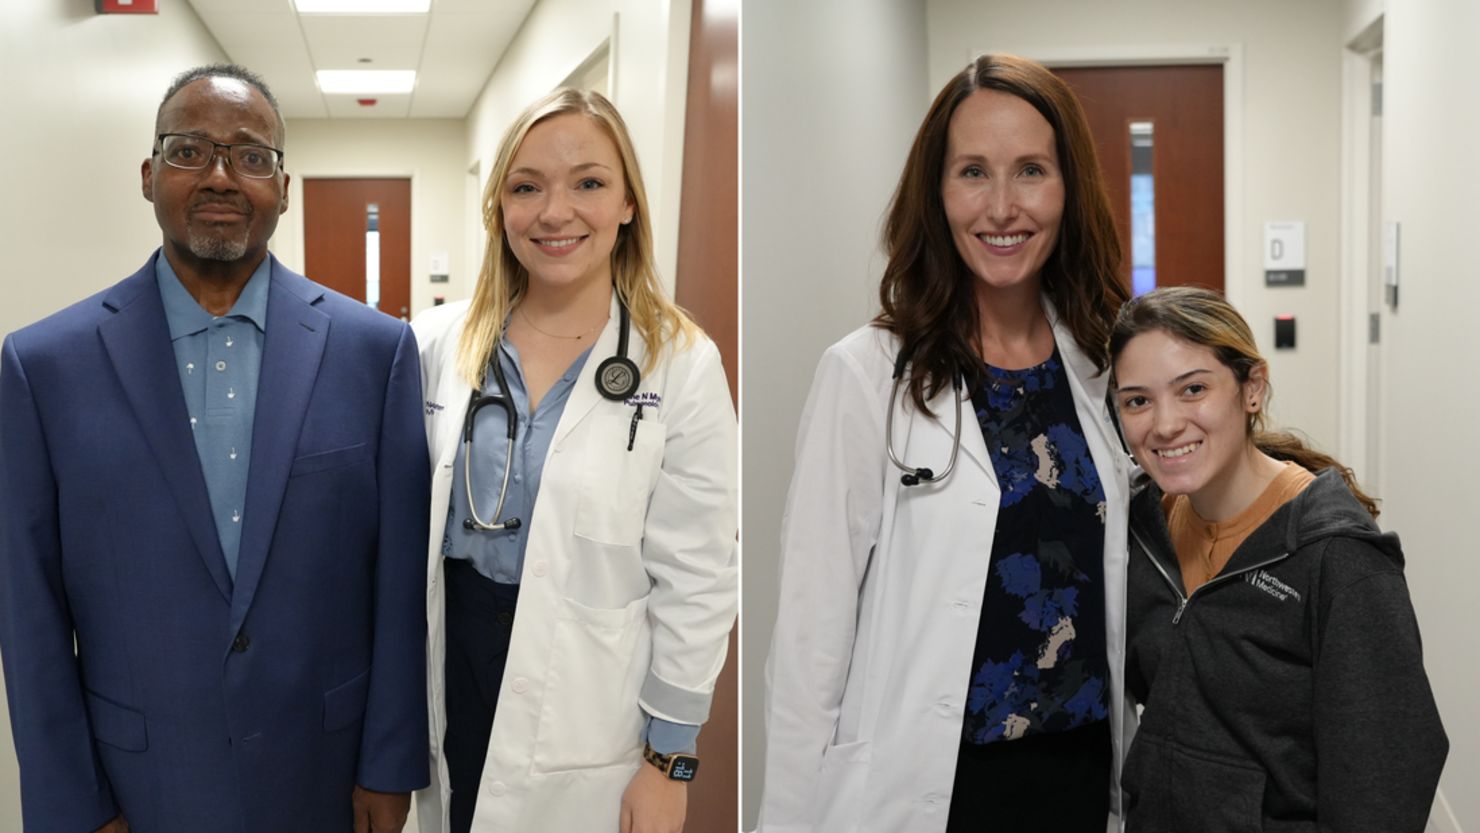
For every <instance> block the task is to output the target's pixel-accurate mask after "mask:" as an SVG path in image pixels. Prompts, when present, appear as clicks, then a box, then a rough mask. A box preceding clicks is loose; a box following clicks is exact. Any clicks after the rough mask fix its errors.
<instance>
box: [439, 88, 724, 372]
mask: <svg viewBox="0 0 1480 833" xmlns="http://www.w3.org/2000/svg"><path fill="white" fill-rule="evenodd" d="M568 113H572V114H577V115H582V116H585V117H586V118H589V119H591V121H592V122H594V123H595V124H596V125H597V126H598V127H600V128H601V129H602V131H603V132H605V133H606V135H607V137H608V138H609V139H611V140H612V144H613V145H615V146H616V149H617V153H618V155H620V156H621V157H622V178H623V179H624V180H625V181H626V183H627V197H628V199H630V200H631V202H632V221H631V222H629V223H627V224H625V225H622V226H619V227H618V230H617V241H616V244H615V245H614V246H613V247H612V255H611V266H612V282H613V283H614V284H615V285H616V289H617V295H618V297H620V298H621V299H622V301H623V302H625V303H626V304H627V309H628V311H629V312H630V313H631V314H632V327H633V329H635V330H636V331H637V333H638V335H640V336H641V337H642V342H643V346H644V347H645V349H646V355H645V356H644V358H643V364H642V369H643V371H644V372H647V371H650V370H652V369H653V367H654V366H655V365H656V363H657V360H658V356H659V354H660V353H661V352H662V350H663V347H664V346H665V345H666V344H667V343H668V342H669V341H670V340H674V339H681V341H682V344H683V345H684V346H687V345H689V344H690V343H692V342H693V339H694V338H695V336H696V335H697V334H698V332H699V327H698V325H696V324H695V323H694V322H693V321H692V320H690V319H689V317H688V316H687V315H685V314H684V311H683V310H682V309H680V308H679V307H678V305H676V304H674V303H673V302H672V301H670V300H669V299H668V298H667V296H665V295H664V294H663V288H662V285H661V284H660V283H659V282H658V270H657V266H656V265H655V263H654V258H653V230H652V221H651V220H650V219H649V217H648V204H647V190H646V189H645V188H644V187H643V184H642V173H641V171H639V170H638V167H637V152H636V151H635V150H634V149H633V147H632V137H631V136H630V135H629V134H628V133H627V125H626V123H625V122H623V121H622V116H621V114H620V113H618V112H617V108H616V107H614V106H612V103H611V102H610V101H608V100H607V99H606V97H605V96H603V95H601V94H600V93H596V92H588V91H584V90H576V89H571V88H569V87H562V88H560V89H557V90H555V91H553V92H551V93H550V94H549V95H546V96H545V97H543V98H541V99H539V100H538V101H536V102H534V103H533V104H531V105H529V106H528V107H526V108H525V109H524V112H523V113H520V114H519V117H518V118H516V119H515V120H514V123H513V124H512V125H510V126H509V129H508V130H507V131H506V132H505V133H504V137H503V139H502V140H501V141H500V142H499V146H498V156H497V157H496V158H495V160H494V164H493V172H492V173H490V174H489V176H488V184H487V185H486V186H484V189H483V228H484V230H485V231H487V233H488V241H487V244H486V245H485V247H484V250H483V266H482V268H481V269H480V270H479V272H478V285H477V287H476V288H475V289H474V290H473V302H472V305H471V306H470V307H469V309H468V317H467V320H466V322H465V323H464V325H463V332H462V339H461V341H460V342H459V343H458V360H457V364H458V372H460V373H461V374H462V375H463V377H464V378H466V379H467V380H468V382H469V384H471V385H473V386H474V387H479V386H481V385H482V384H483V374H484V372H485V370H486V369H487V367H488V362H489V359H490V357H491V356H492V355H493V347H494V345H495V344H497V343H498V340H499V339H500V338H501V337H502V336H503V328H504V321H505V320H506V319H507V318H508V317H509V313H510V312H511V311H512V310H513V309H514V307H515V306H517V305H518V303H519V301H520V300H521V299H522V298H523V297H524V293H525V292H526V291H528V289H529V272H528V270H526V269H525V268H524V265H523V264H521V263H520V262H519V259H518V258H516V257H515V256H514V252H513V250H512V249H510V248H509V243H508V241H507V239H505V237H504V212H503V206H502V204H501V202H500V197H501V195H502V193H503V189H504V180H505V179H507V178H508V175H509V168H510V167H511V166H512V164H513V161H514V154H516V153H517V152H518V151H519V147H520V145H522V144H523V143H524V137H525V136H527V135H528V134H529V131H530V128H532V127H534V126H535V125H536V124H539V123H540V122H542V121H544V120H545V119H548V118H552V117H554V116H560V115H565V114H568Z"/></svg>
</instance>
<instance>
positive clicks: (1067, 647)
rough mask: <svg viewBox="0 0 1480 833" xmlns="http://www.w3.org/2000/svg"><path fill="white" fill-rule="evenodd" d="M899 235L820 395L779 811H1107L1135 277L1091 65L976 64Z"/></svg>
mask: <svg viewBox="0 0 1480 833" xmlns="http://www.w3.org/2000/svg"><path fill="white" fill-rule="evenodd" d="M884 237H885V246H886V249H887V254H888V265H887V267H886V269H885V274H884V279H883V284H882V287H881V289H880V299H881V303H882V307H883V311H882V312H881V313H880V314H879V316H878V317H877V318H876V319H875V320H874V321H873V322H872V323H871V324H869V325H868V326H865V327H863V328H862V329H860V330H858V331H856V332H854V333H853V334H851V335H849V336H847V337H846V338H844V339H843V340H842V341H840V342H838V343H837V344H835V345H833V346H832V347H831V348H830V349H829V350H828V351H827V353H826V354H825V355H824V356H823V359H822V362H821V365H820V366H819V368H818V370H817V376H816V380H815V382H814V384H813V387H812V392H811V395H810V396H809V397H808V400H807V404H806V408H805V410H804V412H803V415H802V425H801V431H800V435H799V437H798V439H797V445H796V470H795V474H794V476H793V479H792V484H791V492H790V497H789V499H788V505H787V511H786V516H785V520H784V522H783V530H782V551H781V598H780V605H779V613H778V616H777V621H776V630H775V638H774V640H773V642H772V646H771V654H770V658H769V662H768V666H767V683H768V688H767V703H766V717H767V721H766V729H767V759H766V771H765V794H764V798H763V801H762V810H761V824H760V830H761V831H763V833H851V831H871V832H875V831H876V832H877V833H895V832H896V831H905V830H907V831H910V833H941V831H957V830H960V831H967V830H969V831H972V833H981V831H1010V833H1025V832H1027V831H1039V830H1042V831H1053V833H1078V831H1094V833H1102V832H1103V831H1104V830H1105V829H1106V825H1107V822H1108V821H1109V820H1110V819H1109V815H1108V814H1109V812H1110V809H1111V803H1112V802H1111V793H1112V789H1113V787H1112V785H1113V784H1114V783H1115V780H1114V772H1113V770H1114V766H1115V762H1116V761H1118V760H1119V757H1120V753H1121V750H1122V748H1123V745H1124V743H1125V736H1126V735H1127V734H1128V732H1129V728H1130V726H1129V724H1130V721H1128V720H1124V719H1123V717H1124V715H1123V703H1122V698H1121V694H1120V692H1121V690H1122V679H1121V678H1122V667H1123V662H1124V658H1123V645H1124V593H1125V564H1126V506H1127V500H1128V477H1129V464H1128V461H1127V459H1126V457H1125V454H1124V452H1123V449H1122V446H1121V445H1120V442H1119V440H1118V439H1117V434H1116V432H1115V429H1114V426H1113V423H1112V422H1111V415H1110V412H1109V410H1108V407H1107V400H1106V397H1105V393H1106V376H1107V374H1106V372H1105V371H1106V369H1107V357H1106V353H1105V341H1106V337H1107V335H1108V333H1109V329H1110V325H1111V322H1112V321H1113V319H1114V315H1115V311H1116V309H1117V308H1118V307H1119V305H1120V304H1121V303H1122V302H1123V301H1124V300H1125V298H1126V291H1125V289H1124V288H1123V286H1122V284H1121V282H1120V278H1119V269H1120V248H1119V245H1118V244H1117V242H1116V235H1115V227H1114V223H1113V220H1112V218H1111V214H1110V209H1109V205H1108V203H1107V200H1106V198H1105V195H1104V192H1103V189H1102V185H1101V179H1100V173H1099V168H1098V163H1097V161H1096V159H1095V154H1094V145H1093V143H1092V139H1091V137H1090V134H1089V130H1088V127H1087V126H1086V124H1085V120H1084V116H1083V113H1082V111H1081V110H1080V107H1079V105H1078V102H1077V101H1076V100H1075V99H1074V96H1073V94H1072V93H1071V92H1070V91H1069V89H1068V87H1067V86H1065V85H1064V83H1063V82H1062V81H1060V80H1059V79H1057V78H1056V77H1054V76H1053V75H1052V74H1051V73H1049V72H1048V71H1047V70H1046V69H1044V68H1043V67H1041V66H1039V65H1037V64H1035V63H1032V62H1030V61H1025V60H1022V59H1019V58H1013V57H1010V56H986V57H982V58H979V59H977V60H976V61H974V62H973V63H972V64H971V65H970V66H969V67H967V68H966V70H965V71H964V72H962V73H961V74H960V75H958V76H956V77H955V78H954V79H952V80H951V82H950V83H949V84H947V85H946V88H945V89H944V90H942V91H941V92H940V94H939V95H938V96H937V97H936V99H935V102H934V103H933V104H932V105H931V107H930V110H929V113H928V114H927V115H926V117H925V122H924V124H923V125H922V126H921V128H920V131H919V133H918V134H917V136H916V139H915V143H914V146H913V148H912V149H911V151H910V155H909V158H908V160H907V161H906V163H905V169H904V173H903V175H902V177H901V178H900V183H899V187H898V190H897V191H896V193H895V197H894V201H893V205H892V207H891V209H890V213H889V218H888V222H887V227H886V230H885V235H884ZM958 445H959V448H958ZM891 458H893V459H892V460H891Z"/></svg>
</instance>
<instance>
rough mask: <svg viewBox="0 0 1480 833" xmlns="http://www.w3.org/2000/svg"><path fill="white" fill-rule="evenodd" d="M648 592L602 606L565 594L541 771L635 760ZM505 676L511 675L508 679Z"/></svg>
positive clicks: (537, 754) (537, 757) (538, 742)
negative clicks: (623, 602) (588, 604)
mask: <svg viewBox="0 0 1480 833" xmlns="http://www.w3.org/2000/svg"><path fill="white" fill-rule="evenodd" d="M646 613H647V597H645V596H644V597H643V598H640V599H637V600H635V601H633V602H630V603H629V604H627V605H626V606H625V607H621V608H613V609H598V608H591V607H586V606H585V605H583V604H581V603H579V602H576V601H574V600H572V599H563V600H562V601H561V602H560V611H559V613H558V615H557V618H556V620H555V624H554V634H553V636H552V639H551V648H550V662H549V671H548V672H547V674H546V676H545V692H544V699H543V701H542V703H541V706H540V720H539V728H538V729H537V730H536V739H535V746H534V755H533V761H532V762H533V768H534V771H536V772H558V771H562V770H570V769H586V768H592V767H601V766H611V765H613V764H617V763H622V762H624V761H628V760H635V759H636V755H637V752H638V749H639V748H640V746H641V737H642V726H643V721H644V718H643V714H642V709H641V707H639V706H638V704H637V695H638V692H639V691H640V689H641V686H642V680H643V678H644V677H645V676H646V674H647V667H648V659H649V657H648V651H646V650H640V648H641V647H642V645H641V638H642V637H643V636H644V635H645V633H646V630H647V629H646V627H645V626H646V622H647V619H646V617H645V615H644V614H646ZM506 684H507V681H506Z"/></svg>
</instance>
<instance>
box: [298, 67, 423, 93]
mask: <svg viewBox="0 0 1480 833" xmlns="http://www.w3.org/2000/svg"><path fill="white" fill-rule="evenodd" d="M315 75H317V76H318V79H319V90H320V91H322V92H324V93H328V94H331V95H333V94H337V93H347V94H351V95H361V94H364V93H382V94H392V93H409V92H411V90H412V89H413V88H414V87H415V86H416V71H415V70H411V69H321V70H319V71H318V72H317V73H315Z"/></svg>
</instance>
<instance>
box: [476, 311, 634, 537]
mask: <svg viewBox="0 0 1480 833" xmlns="http://www.w3.org/2000/svg"><path fill="white" fill-rule="evenodd" d="M617 306H618V322H619V323H618V334H617V353H616V355H614V356H608V357H607V358H606V360H605V361H603V362H602V363H601V364H600V365H598V366H597V368H596V390H597V392H599V393H600V394H601V395H602V397H604V398H606V399H609V400H611V401H613V402H622V401H625V400H626V399H627V398H628V397H630V396H632V394H634V393H636V392H637V386H638V385H639V384H641V383H642V374H641V373H639V372H638V370H637V364H636V363H634V362H633V361H632V360H631V359H629V358H627V343H628V340H629V338H630V336H631V333H632V316H631V315H630V314H629V313H628V312H627V304H626V302H625V301H622V300H621V299H620V298H618V300H617ZM501 347H502V340H500V341H499V342H498V343H495V344H494V345H493V378H494V381H495V382H497V383H498V390H499V392H498V393H490V394H485V393H483V389H482V388H474V389H473V392H472V395H471V396H469V397H468V410H467V413H466V414H465V415H464V416H463V430H462V446H463V489H464V491H466V492H467V496H468V517H466V518H464V519H463V529H467V530H474V529H482V530H485V531H497V530H500V529H510V530H512V529H518V528H519V527H520V526H522V525H523V522H522V521H520V520H519V519H518V518H504V517H503V514H504V499H505V498H506V497H508V494H509V470H510V469H511V468H512V466H513V463H514V435H515V434H516V433H517V431H516V428H517V426H518V420H519V417H518V413H517V411H516V410H515V408H514V400H513V398H512V397H510V396H509V395H508V393H507V391H508V390H509V384H508V382H507V381H506V379H505V377H504V363H503V360H502V359H501V358H500V357H499V350H500V349H501ZM488 405H498V406H499V407H501V408H503V409H504V415H505V416H506V417H507V421H508V430H507V431H506V432H505V436H506V439H507V442H508V454H506V455H504V479H503V483H502V484H500V485H499V489H498V504H497V505H496V506H494V509H493V520H492V521H484V520H483V519H482V518H481V517H479V515H478V506H477V505H476V502H475V501H474V500H473V421H474V417H475V416H476V415H477V413H478V411H479V410H481V409H482V408H484V407H485V406H488ZM641 418H642V407H641V406H638V410H637V413H636V415H634V417H633V421H632V423H633V424H632V433H633V434H634V435H635V434H636V433H637V420H639V419H641ZM628 442H629V446H628V448H629V449H630V448H631V445H630V442H631V440H630V439H629V441H628Z"/></svg>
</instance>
